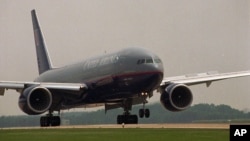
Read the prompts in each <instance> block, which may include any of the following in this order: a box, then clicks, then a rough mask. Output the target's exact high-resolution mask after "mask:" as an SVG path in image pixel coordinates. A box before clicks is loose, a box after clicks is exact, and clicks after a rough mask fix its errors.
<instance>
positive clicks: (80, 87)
mask: <svg viewBox="0 0 250 141" xmlns="http://www.w3.org/2000/svg"><path fill="white" fill-rule="evenodd" d="M32 85H36V86H40V87H45V88H47V89H54V90H66V91H67V90H68V91H76V92H78V91H84V90H87V85H86V84H83V83H46V82H20V81H0V95H4V92H5V90H8V89H13V90H16V91H18V92H21V91H22V90H23V89H25V88H27V87H29V86H32Z"/></svg>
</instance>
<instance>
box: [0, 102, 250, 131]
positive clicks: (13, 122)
mask: <svg viewBox="0 0 250 141" xmlns="http://www.w3.org/2000/svg"><path fill="white" fill-rule="evenodd" d="M140 108H141V106H135V107H133V110H132V112H131V114H138V110H139V109H140ZM147 108H149V109H150V111H151V114H150V118H142V119H139V124H140V123H192V122H232V121H236V122H240V121H243V122H250V113H249V112H248V113H246V112H243V111H240V110H237V109H234V108H231V107H230V106H228V105H214V104H197V105H194V106H192V107H191V108H189V109H187V110H185V111H182V112H170V111H167V110H165V109H164V108H163V106H162V105H161V104H160V103H155V104H151V105H147ZM122 112H123V110H122V109H115V110H110V111H108V112H107V114H105V111H104V109H102V110H98V111H93V112H66V113H62V114H61V119H62V124H70V125H87V124H114V123H116V117H117V115H118V114H122ZM239 119H240V120H239ZM39 121H40V116H28V115H22V116H1V117H0V127H1V128H3V127H25V126H39Z"/></svg>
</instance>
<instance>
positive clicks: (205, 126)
mask: <svg viewBox="0 0 250 141" xmlns="http://www.w3.org/2000/svg"><path fill="white" fill-rule="evenodd" d="M229 126H230V124H214V123H213V124H200V123H198V124H193V123H192V124H186V123H185V124H179V123H178V124H122V125H117V124H103V125H66V126H59V127H11V128H1V129H46V128H53V129H70V128H190V129H192V128H193V129H229Z"/></svg>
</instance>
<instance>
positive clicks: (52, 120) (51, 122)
mask: <svg viewBox="0 0 250 141" xmlns="http://www.w3.org/2000/svg"><path fill="white" fill-rule="evenodd" d="M60 124H61V118H60V116H53V114H52V113H49V114H47V115H46V116H42V117H41V118H40V126H41V127H48V126H60Z"/></svg>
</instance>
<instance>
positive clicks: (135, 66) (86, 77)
mask: <svg viewBox="0 0 250 141" xmlns="http://www.w3.org/2000/svg"><path fill="white" fill-rule="evenodd" d="M31 17H32V23H33V31H34V39H35V46H36V55H37V64H38V70H39V76H38V77H37V78H36V79H35V80H34V81H31V82H22V81H0V95H2V96H3V95H4V93H5V90H8V89H12V90H16V91H17V92H19V93H20V96H19V101H18V104H19V107H20V109H21V110H22V111H23V112H24V113H26V114H28V115H39V114H44V113H46V112H48V114H47V115H45V116H41V118H40V126H41V127H48V126H60V125H61V118H60V111H61V110H65V109H71V108H90V107H98V106H104V108H105V111H108V110H111V109H115V108H123V111H124V112H123V114H121V115H118V116H117V124H137V123H138V116H137V115H131V114H130V111H131V110H132V106H133V105H137V104H142V105H143V107H142V108H141V109H139V113H138V115H139V117H140V118H144V117H145V118H149V117H150V110H149V109H147V108H145V105H146V103H148V101H147V99H148V98H150V97H152V96H153V92H154V91H157V92H159V93H160V94H161V96H160V102H161V104H162V105H163V106H164V108H165V109H167V110H170V111H173V112H177V111H183V110H186V109H187V108H189V107H190V105H191V104H192V101H193V94H192V91H191V90H190V88H189V86H192V85H197V84H206V85H207V87H208V86H210V85H211V83H212V82H214V81H219V80H224V79H229V78H235V77H244V76H249V75H250V71H239V72H230V73H215V72H208V73H200V74H196V75H192V76H190V75H184V76H175V77H166V78H164V68H163V62H162V60H161V59H160V58H159V57H158V56H157V55H156V54H154V53H152V52H150V51H148V50H145V49H143V48H126V49H123V50H120V51H118V52H115V53H109V54H104V55H101V56H97V57H92V58H89V59H86V60H84V61H80V62H77V63H74V64H70V65H66V66H64V67H61V68H56V67H53V65H52V63H51V60H50V56H49V53H48V50H47V47H46V44H45V41H44V38H43V34H42V31H41V28H40V25H39V22H38V18H37V15H36V11H35V10H34V9H33V10H32V11H31ZM55 111H58V116H54V115H53V112H55Z"/></svg>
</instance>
